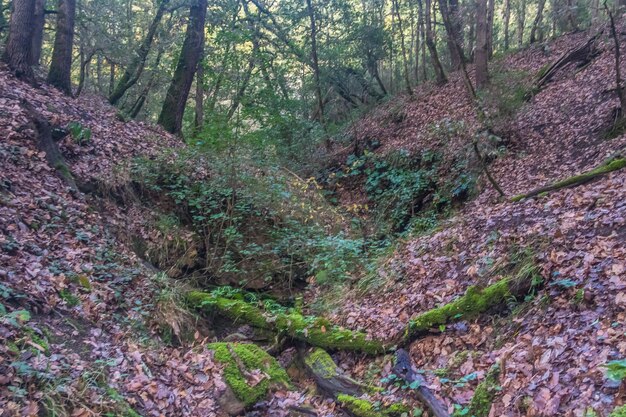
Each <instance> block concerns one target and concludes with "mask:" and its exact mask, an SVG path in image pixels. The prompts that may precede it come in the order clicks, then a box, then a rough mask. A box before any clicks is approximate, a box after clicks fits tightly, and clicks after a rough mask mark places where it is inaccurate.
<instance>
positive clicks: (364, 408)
mask: <svg viewBox="0 0 626 417" xmlns="http://www.w3.org/2000/svg"><path fill="white" fill-rule="evenodd" d="M300 356H301V358H302V362H303V363H304V366H305V368H306V369H307V371H308V372H309V373H310V374H311V375H312V376H313V379H315V383H316V384H317V386H318V387H319V389H320V391H322V392H323V393H324V394H326V395H327V396H329V397H331V398H333V399H335V400H336V401H337V403H338V404H339V405H340V406H341V408H342V409H343V410H344V411H346V412H347V413H348V414H350V415H351V416H354V417H400V416H401V415H403V414H406V413H408V411H409V408H408V407H407V406H406V405H404V404H402V403H399V402H398V403H394V404H391V405H389V406H380V405H379V404H376V405H375V403H374V402H373V401H371V400H369V399H367V397H366V396H365V395H364V394H368V393H373V392H375V391H376V390H375V389H374V388H372V387H368V386H366V385H364V384H362V383H360V382H358V381H356V380H354V379H352V378H350V377H349V376H347V375H345V374H344V372H343V371H342V370H341V369H340V368H339V367H338V366H337V365H336V364H335V362H334V361H333V358H331V357H330V355H329V354H328V353H327V352H326V351H324V350H323V349H320V348H314V349H312V350H308V351H300Z"/></svg>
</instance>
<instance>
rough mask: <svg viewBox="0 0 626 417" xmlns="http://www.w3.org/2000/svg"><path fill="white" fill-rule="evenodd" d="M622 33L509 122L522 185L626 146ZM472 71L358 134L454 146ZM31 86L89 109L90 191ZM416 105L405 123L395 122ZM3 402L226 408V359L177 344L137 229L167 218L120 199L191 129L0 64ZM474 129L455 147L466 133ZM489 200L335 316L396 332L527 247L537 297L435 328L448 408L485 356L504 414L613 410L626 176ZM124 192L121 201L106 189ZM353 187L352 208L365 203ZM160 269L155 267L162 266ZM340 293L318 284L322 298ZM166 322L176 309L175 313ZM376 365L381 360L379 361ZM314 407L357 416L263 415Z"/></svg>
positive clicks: (417, 247) (92, 407) (497, 166)
mask: <svg viewBox="0 0 626 417" xmlns="http://www.w3.org/2000/svg"><path fill="white" fill-rule="evenodd" d="M588 36H589V33H584V32H581V33H576V34H571V35H566V36H563V37H561V38H559V39H557V40H555V41H554V42H551V43H550V44H549V45H548V47H547V48H541V47H539V46H537V47H530V48H527V49H524V50H522V51H520V52H517V53H514V54H512V55H510V56H507V57H504V58H502V59H501V61H500V65H503V66H504V67H507V68H512V69H515V70H519V71H527V72H529V73H536V72H538V71H539V70H540V68H542V67H543V66H544V65H545V64H547V63H550V62H552V61H554V60H555V59H556V58H558V57H559V56H560V54H562V53H563V52H564V51H566V50H568V49H570V48H572V47H573V46H575V45H578V44H580V43H582V42H583V41H584V40H585V39H586V38H587V37H588ZM609 45H610V43H609V39H604V38H603V41H602V43H601V45H600V46H601V50H602V53H601V54H600V55H599V56H598V57H596V58H595V59H594V60H593V61H592V62H591V64H590V65H588V66H586V67H585V68H583V69H581V70H580V71H574V70H573V69H572V68H569V69H565V70H563V71H561V72H560V73H559V74H557V76H556V77H555V79H554V80H552V81H551V82H550V83H548V84H547V85H546V86H545V87H544V88H543V89H542V90H541V91H540V92H538V93H537V94H536V95H534V96H533V97H532V98H531V99H530V101H529V102H528V103H526V104H525V105H524V106H523V107H522V108H521V110H519V111H518V112H517V113H516V114H515V116H514V118H513V120H512V121H510V122H509V123H507V136H508V138H509V140H510V144H509V145H508V152H506V153H505V154H504V155H502V156H500V157H498V158H497V159H495V161H494V162H493V163H491V165H490V167H489V168H490V170H491V171H492V173H493V175H494V177H496V178H497V180H498V181H499V182H500V185H501V186H502V188H503V189H504V190H505V192H506V193H507V195H509V196H512V195H515V194H518V193H521V192H524V191H528V190H531V189H533V188H536V187H538V186H542V185H545V184H548V183H550V182H553V181H555V180H558V179H561V178H565V177H568V176H571V175H574V174H577V173H580V172H583V171H586V170H589V169H592V168H594V167H596V166H598V165H599V164H600V163H602V162H603V161H604V160H606V159H607V158H608V157H609V156H611V155H612V154H614V153H615V152H616V151H618V150H622V149H624V148H625V147H626V135H621V136H618V137H617V138H614V139H610V140H609V139H603V136H602V135H603V131H604V130H606V128H607V127H609V126H610V123H611V114H612V111H613V109H614V108H615V107H616V106H617V104H618V103H617V99H616V97H615V94H614V93H611V92H610V90H611V89H612V88H613V87H614V76H613V61H612V60H613V52H612V50H611V48H610V47H609ZM464 97H466V94H465V91H464V87H463V84H462V81H461V79H460V76H459V75H458V74H452V75H451V79H450V82H449V83H448V84H447V85H446V86H444V87H434V86H432V85H430V84H428V85H426V86H422V87H420V88H418V89H417V91H416V93H415V96H414V97H412V98H409V97H398V98H397V99H395V100H393V101H391V102H389V103H387V104H385V105H384V106H381V107H380V108H378V109H376V110H374V111H372V112H371V113H369V114H368V115H366V116H365V117H364V119H363V120H362V121H361V122H360V123H359V124H358V127H356V128H355V129H356V130H355V134H356V135H357V137H359V138H362V140H367V138H376V139H377V140H379V141H380V142H381V144H382V146H381V147H380V148H378V149H377V150H376V152H379V153H384V152H388V151H390V150H394V149H400V148H405V149H420V148H422V147H434V146H442V147H444V148H447V149H449V151H450V152H453V151H454V150H455V149H460V148H461V147H462V144H460V143H457V142H458V141H460V140H462V138H460V139H453V140H451V141H450V142H449V143H443V142H440V143H433V142H432V136H431V135H428V134H426V132H428V128H429V127H430V126H432V125H433V124H436V123H444V122H445V121H446V120H463V121H464V123H465V125H466V126H467V127H468V129H469V128H470V127H471V126H473V125H475V124H476V123H477V122H476V118H475V117H474V116H473V115H474V110H473V108H472V106H471V103H470V102H469V100H465V99H464ZM23 100H27V101H28V102H29V103H30V105H31V106H33V107H34V108H35V109H36V110H37V111H38V112H39V113H41V114H42V115H43V116H44V117H45V118H46V119H48V120H49V121H50V122H51V123H53V124H55V125H67V124H68V123H70V122H79V123H80V124H81V125H83V126H88V127H89V128H90V129H91V132H92V136H91V140H90V141H89V142H88V143H85V144H78V143H76V142H75V141H73V140H72V139H71V137H66V138H65V139H63V140H62V141H61V143H60V147H61V150H62V152H63V154H64V156H65V158H66V160H67V162H68V166H69V168H70V170H71V172H72V174H73V175H74V177H76V178H77V179H78V180H80V182H81V183H83V184H87V183H90V182H93V183H94V184H97V187H95V191H94V192H92V193H90V194H83V193H82V192H79V191H76V190H73V189H71V188H70V187H68V186H67V184H66V183H65V182H64V181H63V180H62V178H61V177H60V176H59V175H58V174H57V173H56V172H55V169H54V168H52V167H50V166H49V165H48V163H47V162H46V159H45V154H44V153H43V152H40V151H39V150H38V148H37V144H36V141H35V139H34V138H35V137H36V134H35V132H34V126H33V125H32V123H31V122H30V119H29V117H30V116H29V114H28V112H27V111H26V109H25V107H24V105H23ZM399 109H400V110H401V111H402V112H403V113H404V114H405V117H403V118H401V120H399V121H392V122H390V114H392V113H396V112H398V111H399ZM0 115H2V117H0V137H1V140H0V301H1V302H2V304H0V306H2V309H0V317H1V318H0V339H2V340H10V341H11V343H2V345H0V415H3V416H4V415H26V416H29V415H37V414H38V413H39V412H40V410H41V409H42V408H43V407H44V405H45V406H46V407H47V408H54V407H55V406H57V407H67V406H68V405H70V408H72V409H73V410H74V411H73V414H72V415H73V416H90V415H97V414H105V413H107V412H108V413H110V414H109V415H132V414H130V411H129V409H130V408H133V409H136V410H138V411H139V412H140V413H141V414H144V415H155V416H158V415H193V416H201V415H202V416H205V415H218V414H219V413H220V405H219V404H218V401H217V398H219V396H220V393H221V392H222V391H223V390H224V388H225V382H224V378H223V366H222V365H220V364H218V363H217V362H216V361H215V360H214V357H213V352H212V351H210V350H209V349H207V348H206V342H207V340H206V339H205V338H204V337H203V336H202V335H201V334H203V332H202V331H198V332H197V333H196V341H195V342H194V343H193V345H190V346H184V347H172V346H169V345H166V344H164V343H163V342H162V341H161V339H160V338H159V337H158V334H157V329H156V328H157V324H158V323H157V321H158V320H159V318H161V317H163V314H161V313H162V311H160V310H159V309H158V306H157V304H156V302H155V300H156V299H158V297H159V295H160V294H162V293H163V292H164V291H167V290H168V288H167V286H166V284H164V283H163V282H162V281H160V280H159V279H158V274H156V273H155V270H154V269H153V268H152V267H151V266H150V265H148V264H146V263H145V262H143V261H141V260H140V259H139V258H138V257H137V255H136V254H135V253H134V252H133V248H132V242H131V240H130V239H123V238H122V237H121V236H122V235H124V231H128V230H133V231H135V232H136V233H142V234H144V236H143V237H144V238H146V239H152V240H158V239H160V238H162V236H158V235H154V233H153V231H150V230H148V229H147V226H146V225H147V224H148V222H147V219H149V218H150V217H151V216H153V215H154V213H151V212H149V211H146V210H145V209H144V210H143V211H142V210H140V209H139V208H138V207H137V206H136V205H133V204H118V202H116V201H115V197H116V196H117V195H118V194H119V189H118V188H117V187H120V186H125V184H124V183H123V182H122V183H121V182H120V179H123V178H124V170H125V167H126V166H127V165H128V162H129V161H130V160H131V159H132V158H134V157H137V156H142V157H148V158H150V157H154V156H156V155H158V154H160V153H161V152H163V151H164V150H168V151H169V152H176V150H177V149H180V148H181V147H182V146H184V145H182V144H181V142H180V140H178V139H177V138H175V137H173V136H171V135H169V134H167V133H165V132H163V131H162V130H161V129H160V128H157V127H154V126H151V125H149V124H145V123H139V122H135V121H131V122H124V121H122V120H120V118H119V117H118V116H117V115H116V112H115V109H113V108H112V107H110V106H108V105H107V104H106V103H105V102H104V101H103V99H102V98H100V97H94V96H87V97H81V98H79V99H68V98H66V97H64V96H62V95H61V94H60V93H58V92H57V91H55V90H53V89H51V88H49V87H47V86H45V85H42V86H40V87H39V88H33V87H30V86H27V85H25V84H23V83H21V82H19V81H16V80H15V79H13V78H12V77H11V76H9V75H8V72H7V71H6V69H5V68H0ZM455 140H456V142H455ZM479 186H480V192H479V194H478V195H477V197H476V198H475V199H473V200H471V201H470V202H468V203H466V204H465V205H464V206H463V207H462V208H460V209H459V210H458V211H457V212H456V213H455V214H454V215H453V216H452V217H451V218H449V219H448V220H447V221H446V222H445V223H443V224H442V225H441V226H440V227H439V228H438V229H437V230H435V231H434V232H433V233H430V234H425V235H422V236H417V237H410V238H407V239H406V240H405V241H404V242H402V243H401V244H399V245H398V247H397V249H396V251H395V253H394V254H393V255H392V256H391V257H390V259H388V260H387V262H385V263H384V265H383V266H382V267H381V270H380V276H381V277H382V278H381V280H382V281H383V282H382V283H381V285H380V288H378V289H376V290H375V291H372V292H370V293H363V292H357V291H354V292H351V293H349V294H348V296H347V297H345V298H344V300H343V301H342V305H341V306H340V307H338V308H336V309H335V310H333V312H332V313H331V314H329V318H330V319H331V320H333V321H334V322H336V323H338V324H340V325H344V326H345V327H347V328H352V329H363V330H365V331H366V332H368V333H369V334H370V335H371V336H373V337H380V338H388V337H389V336H390V335H394V334H398V333H400V332H402V330H403V326H404V325H405V324H406V322H407V321H408V320H409V319H410V318H411V317H414V316H416V315H417V314H419V313H420V312H424V311H427V310H429V309H431V308H433V307H436V306H437V305H440V304H442V303H445V302H448V301H450V300H452V299H454V298H455V297H457V296H459V295H461V294H463V293H464V291H465V290H466V289H467V288H468V286H469V285H472V284H488V283H492V282H495V281H496V280H497V279H500V278H502V277H503V276H504V275H506V271H505V270H504V269H503V268H499V266H502V265H506V264H507V263H509V262H510V260H511V259H512V258H514V257H515V256H518V255H519V254H520V253H523V252H524V253H525V252H526V251H527V252H528V253H530V254H531V256H532V258H533V259H534V262H535V263H536V264H537V266H538V268H539V270H540V272H541V276H542V278H543V287H542V288H540V289H538V290H537V292H536V294H534V297H528V299H527V301H525V302H524V303H521V304H518V305H517V306H515V307H514V308H512V310H511V311H506V312H504V311H503V312H495V313H494V314H485V315H482V316H481V317H479V318H478V319H477V320H471V321H462V322H459V323H456V324H453V325H448V326H445V327H442V328H440V329H438V330H437V331H433V332H431V333H429V334H427V335H426V336H425V337H422V338H420V339H418V340H416V341H415V342H413V343H412V344H411V346H410V353H411V355H412V358H413V360H414V361H415V363H416V364H417V365H418V367H419V368H420V369H422V370H424V371H425V373H424V377H425V378H426V380H427V383H428V385H429V387H430V388H431V389H432V390H433V391H434V392H435V393H436V394H437V395H438V397H439V398H440V399H441V401H442V402H444V404H446V405H447V406H448V407H449V409H450V410H452V409H453V405H454V404H457V405H460V406H461V407H463V406H464V405H466V404H468V402H469V401H470V399H471V398H472V395H473V393H474V391H475V389H476V387H477V385H478V384H479V383H480V382H481V381H482V380H483V379H484V378H485V374H486V372H487V370H489V369H490V368H491V367H492V365H494V364H495V363H496V362H497V363H499V364H500V367H501V372H500V374H499V386H500V388H499V390H498V393H497V395H496V397H495V400H494V402H493V404H492V407H491V410H490V412H489V415H490V416H521V415H525V416H577V417H581V416H587V415H591V414H587V412H588V411H587V410H588V409H589V408H591V409H594V410H596V412H597V413H598V415H603V416H606V415H608V414H609V412H610V410H612V409H613V408H614V407H615V406H616V405H620V404H621V403H622V402H623V401H624V400H625V398H624V396H623V392H622V390H621V389H620V387H619V385H616V384H614V383H611V382H610V381H609V380H607V378H606V377H605V369H604V368H603V365H604V364H605V363H606V362H607V361H610V360H614V359H623V358H624V357H625V356H626V324H625V323H626V320H625V319H626V244H625V242H626V170H619V171H616V172H614V173H611V174H609V175H606V176H603V177H601V178H599V179H597V180H595V181H593V182H590V183H588V184H585V185H582V186H578V187H575V188H568V189H563V190H559V191H556V192H553V193H550V194H548V195H545V196H540V197H537V198H533V199H528V200H524V201H521V202H517V203H514V202H510V201H503V200H501V199H498V196H497V193H496V192H495V191H494V190H493V189H492V188H491V187H490V185H489V183H488V182H487V181H486V180H483V179H481V181H480V184H479ZM108 197H113V198H108ZM358 198H359V196H358V195H347V196H344V197H343V198H342V200H343V201H344V202H347V201H350V200H351V199H358ZM155 276H156V278H155ZM322 291H323V288H321V287H317V286H315V285H313V286H312V287H311V288H309V289H308V291H307V293H306V294H305V299H306V300H309V301H312V300H313V299H314V298H317V297H319V296H320V295H321V292H322ZM165 316H166V318H165V320H167V314H165ZM335 359H336V360H337V362H338V363H339V364H340V365H341V367H342V368H343V369H345V370H347V371H348V372H349V373H351V374H352V375H354V376H355V377H359V378H363V379H367V378H369V374H371V372H372V369H374V368H375V367H376V366H378V367H379V368H378V370H377V371H376V377H377V378H380V377H382V376H386V375H387V374H388V373H389V371H390V364H389V358H388V357H384V358H381V359H378V360H376V362H373V361H372V359H371V358H365V357H362V356H358V355H354V354H348V353H345V352H341V353H337V354H336V355H335ZM373 364H374V365H375V366H374V365H373ZM298 405H309V406H311V407H313V408H314V409H315V410H316V411H317V413H318V415H320V416H323V415H328V416H330V415H339V413H340V411H339V408H338V407H337V406H336V405H335V403H334V402H333V401H332V400H329V399H326V398H324V397H321V396H314V395H311V394H310V393H305V392H298V391H285V390H281V391H277V392H276V393H275V394H274V396H273V397H272V398H271V399H269V400H268V402H267V403H265V404H264V406H263V408H259V410H260V411H257V414H256V415H276V416H280V415H289V413H290V412H293V409H290V407H293V406H298Z"/></svg>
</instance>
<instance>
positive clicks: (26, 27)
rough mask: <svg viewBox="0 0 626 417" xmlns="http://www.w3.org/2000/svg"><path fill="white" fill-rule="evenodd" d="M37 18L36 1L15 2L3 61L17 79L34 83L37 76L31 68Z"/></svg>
mask: <svg viewBox="0 0 626 417" xmlns="http://www.w3.org/2000/svg"><path fill="white" fill-rule="evenodd" d="M34 16H35V0H20V1H14V2H13V11H12V13H11V22H10V24H9V39H8V40H7V44H6V48H5V50H4V54H3V55H2V60H3V61H4V62H6V63H7V64H8V65H9V68H10V69H11V71H12V72H13V74H15V76H16V77H17V78H20V79H22V80H25V81H28V82H31V83H34V82H35V75H34V73H33V69H32V68H31V66H30V60H31V48H32V31H31V29H32V27H33V22H34Z"/></svg>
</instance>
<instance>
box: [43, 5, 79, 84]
mask: <svg viewBox="0 0 626 417" xmlns="http://www.w3.org/2000/svg"><path fill="white" fill-rule="evenodd" d="M75 14H76V0H59V2H58V8H57V33H56V36H55V38H54V49H53V51H52V61H51V62H50V71H49V72H48V83H50V84H52V85H53V86H55V87H56V88H58V89H59V90H61V91H62V92H64V93H65V94H67V95H68V96H70V95H72V79H71V73H72V47H73V45H74V17H75Z"/></svg>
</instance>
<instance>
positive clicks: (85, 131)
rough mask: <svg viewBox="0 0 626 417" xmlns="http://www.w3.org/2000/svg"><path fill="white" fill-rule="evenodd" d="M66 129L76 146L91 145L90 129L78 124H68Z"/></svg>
mask: <svg viewBox="0 0 626 417" xmlns="http://www.w3.org/2000/svg"><path fill="white" fill-rule="evenodd" d="M67 129H68V130H69V131H70V135H72V139H73V140H74V142H75V143H76V144H78V145H80V146H84V145H88V144H90V143H91V129H90V128H88V127H85V126H83V125H82V124H81V123H80V122H70V123H69V124H68V125H67Z"/></svg>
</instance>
